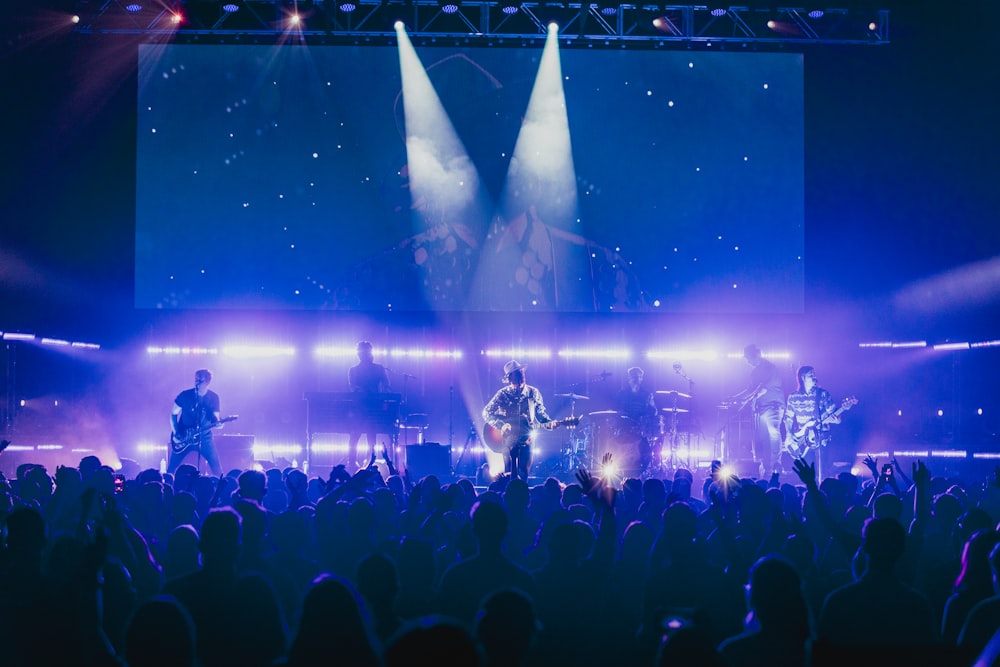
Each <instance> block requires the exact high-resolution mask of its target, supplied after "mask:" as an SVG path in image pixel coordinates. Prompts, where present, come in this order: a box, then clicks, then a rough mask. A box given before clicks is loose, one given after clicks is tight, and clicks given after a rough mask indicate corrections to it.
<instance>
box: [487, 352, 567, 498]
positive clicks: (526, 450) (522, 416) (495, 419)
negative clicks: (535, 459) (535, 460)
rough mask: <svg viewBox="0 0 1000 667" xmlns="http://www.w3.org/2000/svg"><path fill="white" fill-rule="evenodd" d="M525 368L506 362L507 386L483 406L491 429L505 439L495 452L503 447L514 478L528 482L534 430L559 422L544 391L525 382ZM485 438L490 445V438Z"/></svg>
mask: <svg viewBox="0 0 1000 667" xmlns="http://www.w3.org/2000/svg"><path fill="white" fill-rule="evenodd" d="M524 369H525V366H522V365H521V364H520V363H518V362H517V361H514V360H511V361H508V362H507V363H506V364H504V367H503V380H504V382H506V383H507V386H505V387H503V388H502V389H500V390H499V391H497V393H496V394H494V395H493V398H491V399H490V401H489V403H487V404H486V407H484V408H483V419H484V420H485V421H486V427H487V431H490V430H491V429H492V430H493V432H494V433H499V436H500V437H501V438H502V444H501V446H500V447H494V451H496V450H497V449H499V450H500V452H501V453H502V454H503V462H504V466H505V468H506V470H507V471H508V472H510V475H511V478H512V479H522V480H524V481H525V482H527V481H528V470H529V469H530V468H531V445H532V441H531V431H532V429H535V428H538V427H539V426H541V427H543V428H546V425H547V424H550V425H552V426H554V425H555V424H557V423H558V422H556V420H554V419H552V418H551V417H549V415H548V413H547V412H546V411H545V402H544V401H543V400H542V392H540V391H538V388H537V387H532V386H531V385H529V384H527V383H526V382H525V377H524ZM549 428H551V426H549ZM488 435H489V433H488V434H487V436H488ZM485 440H486V442H487V444H490V440H491V439H490V438H489V437H486V438H485Z"/></svg>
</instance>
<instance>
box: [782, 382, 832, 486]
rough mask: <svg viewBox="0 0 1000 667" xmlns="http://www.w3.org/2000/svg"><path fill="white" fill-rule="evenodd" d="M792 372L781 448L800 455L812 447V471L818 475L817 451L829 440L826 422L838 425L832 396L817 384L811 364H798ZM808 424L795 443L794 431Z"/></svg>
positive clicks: (793, 454)
mask: <svg viewBox="0 0 1000 667" xmlns="http://www.w3.org/2000/svg"><path fill="white" fill-rule="evenodd" d="M796 375H797V377H798V380H799V384H798V388H797V389H796V390H795V391H794V392H793V393H791V394H789V395H788V400H787V401H786V402H785V450H786V451H788V453H789V454H791V455H792V456H793V457H794V458H802V457H803V456H804V455H805V453H806V451H808V450H809V449H816V470H817V474H822V473H821V469H822V463H821V459H822V456H821V454H822V451H823V449H825V447H826V446H827V445H828V444H829V442H830V425H831V424H839V423H840V415H838V414H833V413H834V411H835V410H836V405H835V404H834V402H833V397H832V396H831V395H830V392H829V391H827V390H826V389H823V388H822V387H820V386H819V383H818V382H817V380H816V371H815V370H814V369H813V367H812V366H800V367H799V370H798V371H796ZM809 424H811V425H810V426H809V428H807V429H806V433H805V434H804V435H803V436H802V438H801V440H802V441H801V442H798V441H797V440H796V438H795V437H794V434H795V433H797V432H798V431H800V430H802V427H803V426H806V425H809Z"/></svg>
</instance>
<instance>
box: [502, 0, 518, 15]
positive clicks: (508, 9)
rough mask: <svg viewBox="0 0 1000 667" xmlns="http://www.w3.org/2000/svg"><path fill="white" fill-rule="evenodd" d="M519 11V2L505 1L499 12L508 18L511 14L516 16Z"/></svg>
mask: <svg viewBox="0 0 1000 667" xmlns="http://www.w3.org/2000/svg"><path fill="white" fill-rule="evenodd" d="M520 10H521V3H520V2H509V1H507V0H505V1H504V2H502V3H501V4H500V11H502V12H503V13H504V14H507V15H508V16H510V15H512V14H517V13H518V12H519V11H520Z"/></svg>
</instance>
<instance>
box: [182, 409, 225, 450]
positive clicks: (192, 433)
mask: <svg viewBox="0 0 1000 667" xmlns="http://www.w3.org/2000/svg"><path fill="white" fill-rule="evenodd" d="M239 418H240V417H239V415H230V416H229V417H223V418H222V419H220V420H219V421H217V422H215V423H214V424H210V425H208V426H201V427H198V426H191V427H190V428H186V429H183V430H180V431H177V432H174V433H171V434H170V449H172V450H173V451H174V453H176V454H181V453H182V452H186V451H187V450H188V449H190V448H191V447H198V446H200V445H201V439H202V437H203V436H204V434H205V433H206V432H208V431H210V430H211V429H213V428H219V427H221V426H222V425H223V424H227V423H229V422H233V421H236V420H237V419H239Z"/></svg>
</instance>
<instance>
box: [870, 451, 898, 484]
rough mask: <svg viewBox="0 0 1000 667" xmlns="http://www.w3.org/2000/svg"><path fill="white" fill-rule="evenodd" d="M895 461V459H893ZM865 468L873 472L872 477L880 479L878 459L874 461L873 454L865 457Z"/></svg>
mask: <svg viewBox="0 0 1000 667" xmlns="http://www.w3.org/2000/svg"><path fill="white" fill-rule="evenodd" d="M893 461H895V459H893ZM864 464H865V467H866V468H868V469H869V470H871V471H872V477H874V478H876V479H877V478H878V459H873V458H872V455H871V454H868V455H867V456H865V460H864Z"/></svg>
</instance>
